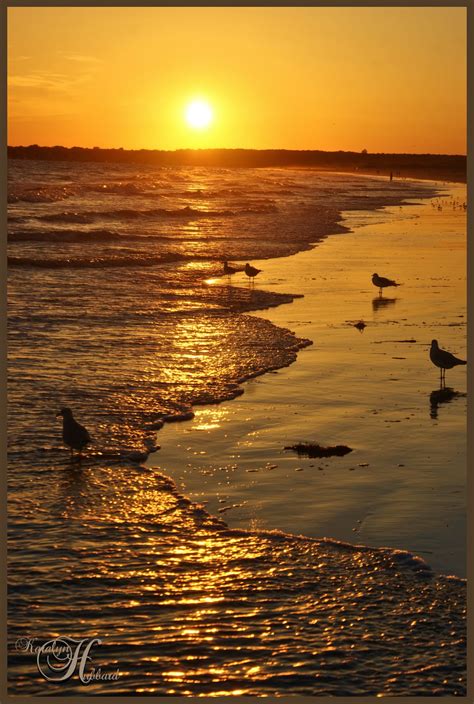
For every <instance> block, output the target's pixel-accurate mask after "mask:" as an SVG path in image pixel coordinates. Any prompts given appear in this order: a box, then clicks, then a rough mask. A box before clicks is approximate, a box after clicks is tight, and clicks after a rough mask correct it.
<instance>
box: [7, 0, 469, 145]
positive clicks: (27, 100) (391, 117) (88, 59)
mask: <svg viewBox="0 0 474 704" xmlns="http://www.w3.org/2000/svg"><path fill="white" fill-rule="evenodd" d="M8 74H9V83H8V97H9V107H8V116H9V133H8V143H9V144H11V145H19V144H23V145H27V144H33V143H36V144H41V145H55V144H62V145H65V146H74V145H76V146H86V147H92V146H101V147H124V148H125V149H127V148H128V149H141V148H144V149H179V148H187V147H193V148H196V147H201V148H205V147H231V148H232V147H242V148H256V149H265V148H282V149H324V150H338V149H342V150H355V151H360V150H362V149H367V150H368V151H369V152H376V151H385V152H432V153H450V154H455V153H456V154H465V153H466V10H465V8H456V7H442V8H437V7H425V8H411V7H410V8H408V7H407V8H404V7H397V8H383V7H375V8H370V7H364V8H348V7H341V8H336V7H324V8H318V7H281V8H244V7H240V8H236V7H217V8H209V7H207V8H206V7H201V8H185V7H181V8H164V7H154V8H146V7H140V8H139V7H129V8H113V7H109V8H77V7H71V8H67V7H57V8H54V7H44V8H39V7H36V8H35V7H24V8H9V10H8ZM197 98H200V99H204V100H207V102H208V103H209V105H210V107H211V108H212V111H213V120H212V122H211V124H210V125H209V126H208V127H205V128H201V129H195V128H193V127H191V126H190V125H189V124H187V122H186V121H185V119H184V114H185V111H186V107H187V106H188V105H189V103H190V102H191V101H192V100H193V99H197Z"/></svg>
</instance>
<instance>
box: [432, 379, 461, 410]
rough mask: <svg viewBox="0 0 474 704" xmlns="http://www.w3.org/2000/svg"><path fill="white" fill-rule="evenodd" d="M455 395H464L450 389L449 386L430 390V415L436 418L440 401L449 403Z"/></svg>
mask: <svg viewBox="0 0 474 704" xmlns="http://www.w3.org/2000/svg"><path fill="white" fill-rule="evenodd" d="M457 396H464V394H462V393H460V392H459V391H455V390H454V389H451V388H450V387H449V386H445V387H441V388H439V389H435V390H434V391H432V392H431V393H430V417H431V418H437V417H438V408H439V406H440V405H441V404H442V403H449V402H450V401H452V400H453V398H456V397H457Z"/></svg>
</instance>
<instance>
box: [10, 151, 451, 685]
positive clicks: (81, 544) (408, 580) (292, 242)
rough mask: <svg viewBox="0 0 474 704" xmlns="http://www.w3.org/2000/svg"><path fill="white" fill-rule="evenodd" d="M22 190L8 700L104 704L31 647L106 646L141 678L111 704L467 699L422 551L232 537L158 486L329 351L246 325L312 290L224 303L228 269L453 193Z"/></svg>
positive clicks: (29, 170)
mask: <svg viewBox="0 0 474 704" xmlns="http://www.w3.org/2000/svg"><path fill="white" fill-rule="evenodd" d="M9 171H10V172H9V178H10V184H9V188H10V196H9V200H10V209H9V218H10V222H9V257H10V265H11V266H10V271H9V402H10V405H9V663H10V669H9V685H10V691H11V692H12V693H16V694H20V693H21V694H26V693H29V694H46V693H54V694H58V693H61V694H71V693H75V694H83V693H85V688H84V685H82V684H81V683H80V682H78V681H77V677H76V678H72V679H71V680H69V681H68V682H67V683H63V684H55V683H50V682H46V681H45V680H44V679H43V678H42V677H41V676H40V675H39V673H38V670H37V666H36V662H35V657H34V655H33V654H32V653H31V652H23V651H22V649H21V642H19V641H18V639H19V638H23V639H28V638H30V639H36V640H37V641H38V642H44V641H46V640H49V639H50V638H53V637H57V636H64V637H69V638H82V637H84V638H85V637H89V638H91V637H93V636H98V637H100V638H102V640H103V644H102V645H101V646H100V648H99V647H98V648H97V650H96V651H94V664H95V665H96V666H100V667H101V668H102V669H103V670H105V671H111V670H114V669H115V668H117V667H118V668H119V671H120V677H119V679H118V680H117V681H115V682H112V683H111V682H102V681H95V682H92V683H91V684H89V685H88V686H87V690H86V692H87V693H91V694H94V693H102V694H110V692H111V691H113V693H114V694H119V693H132V692H136V693H158V694H174V693H177V694H196V695H199V694H200V695H203V694H209V695H212V696H217V695H220V694H227V695H228V694H237V693H248V694H254V695H262V694H282V693H283V694H323V693H331V694H376V693H386V694H392V693H394V694H438V693H440V694H449V693H460V694H462V693H463V692H464V691H465V679H464V636H465V634H464V600H465V595H464V590H465V585H464V582H463V581H460V580H458V579H446V578H443V577H438V576H436V575H434V574H433V573H432V572H431V571H430V569H429V568H428V567H427V565H426V564H425V563H424V562H423V561H422V560H419V559H418V558H415V557H414V556H413V555H411V554H410V553H403V552H397V551H395V550H376V549H371V548H365V547H360V548H356V549H354V548H353V547H352V546H350V545H343V544H339V543H335V542H331V541H324V540H311V539H310V538H308V537H303V538H295V537H293V536H291V535H285V534H275V533H262V532H255V531H253V532H252V531H250V532H249V531H242V530H232V529H230V528H228V527H227V526H226V524H225V523H224V522H223V520H221V518H220V517H221V516H224V517H225V518H226V519H227V515H226V514H225V513H224V514H222V513H219V511H218V510H216V511H215V512H214V514H215V515H214V516H213V515H212V514H213V512H209V511H206V510H204V509H203V508H202V507H201V508H200V507H199V506H196V505H195V504H193V503H191V502H190V501H189V499H188V498H187V497H186V496H185V495H183V494H182V493H179V491H178V490H177V488H176V485H175V483H174V482H173V481H172V480H171V479H170V478H169V477H166V476H165V475H164V474H163V473H162V472H159V471H157V470H156V469H153V468H147V467H143V466H140V464H139V461H140V460H142V459H144V458H145V457H146V455H147V454H148V452H149V451H150V450H151V449H153V447H154V445H155V444H156V443H157V442H159V443H160V444H161V443H163V444H164V438H165V433H168V426H167V425H165V429H166V430H164V429H163V430H161V431H160V432H159V433H158V436H157V435H156V428H157V427H159V426H160V425H161V421H162V420H163V419H165V420H166V418H167V417H168V416H169V414H171V415H173V416H175V417H181V415H182V414H185V413H187V412H188V411H189V409H190V407H191V406H193V405H194V406H195V410H196V404H208V403H209V402H211V401H216V400H223V399H231V398H233V397H235V396H237V395H239V394H240V393H241V392H242V389H243V387H242V382H244V381H245V380H246V379H248V378H249V377H254V376H256V375H260V374H262V373H263V372H264V371H268V370H270V369H275V370H276V369H278V368H281V367H284V366H286V365H288V364H290V363H291V362H293V361H294V360H295V359H296V356H297V354H298V351H299V350H302V348H303V347H304V346H305V345H307V344H308V339H307V338H310V335H309V334H307V333H306V332H304V331H303V332H301V333H300V332H299V331H297V335H294V334H292V333H291V332H290V331H289V330H288V329H286V328H287V327H288V326H286V325H285V326H283V327H280V324H279V321H278V320H275V322H276V324H275V323H274V322H272V321H271V320H269V319H267V317H262V316H261V313H260V312H259V313H257V314H247V313H248V312H249V311H253V310H260V309H262V308H267V307H274V306H278V305H279V304H281V303H290V302H291V301H294V302H293V303H292V304H291V305H290V306H280V307H279V308H274V310H275V311H282V310H283V309H284V308H287V309H288V310H290V309H291V310H293V309H292V306H295V304H296V303H297V300H294V295H293V296H292V295H289V292H290V293H292V292H294V294H296V295H299V294H301V293H303V291H302V290H301V288H302V287H301V280H300V275H299V274H296V275H295V276H293V277H292V278H293V285H292V286H287V282H288V278H289V277H286V276H285V281H281V282H279V283H278V282H277V286H276V287H273V286H266V285H265V286H262V287H261V288H262V289H264V290H260V288H259V286H258V285H255V287H253V286H250V285H248V284H247V282H245V284H244V286H241V287H229V286H228V285H227V281H225V280H222V279H221V280H220V282H219V283H216V281H215V279H216V278H218V274H219V273H220V272H221V265H220V263H219V262H220V261H221V260H223V259H237V260H238V261H242V260H243V262H245V260H246V259H247V258H249V259H250V258H252V259H255V258H256V257H266V256H276V255H280V256H282V255H289V254H292V253H294V252H296V251H298V250H304V249H309V248H310V246H311V243H313V242H315V241H320V242H322V241H323V239H324V237H325V236H326V235H328V234H330V233H337V232H338V233H344V232H345V231H346V228H345V227H344V226H342V225H341V224H340V222H339V220H340V211H341V210H349V209H350V210H354V209H357V211H358V213H359V216H362V217H364V213H363V212H362V211H363V210H364V209H365V208H367V207H369V208H376V207H381V206H383V205H386V204H392V205H393V204H394V203H398V202H400V201H401V200H402V199H403V198H404V197H405V198H410V199H411V198H419V197H421V196H430V195H432V194H433V187H432V186H430V185H426V184H421V185H420V184H417V183H415V182H404V183H394V184H390V185H389V184H388V182H387V181H385V180H384V179H365V178H357V177H352V176H347V175H343V176H340V175H337V176H336V175H334V176H333V175H327V174H324V175H318V174H317V173H314V172H303V171H290V170H288V171H286V170H261V171H257V170H235V171H234V170H205V169H195V170H193V169H183V170H172V169H151V168H147V167H137V168H136V169H134V168H133V167H130V166H127V167H123V166H108V165H96V164H82V165H81V164H78V165H71V164H61V163H57V164H48V163H46V162H43V163H40V162H36V163H28V162H25V163H21V162H14V163H12V164H11V166H10V170H9ZM196 210H199V211H201V212H199V213H197V212H195V211H196ZM381 217H383V216H382V214H381ZM105 233H107V234H105ZM339 236H341V237H346V235H342V234H341V235H339ZM347 236H352V235H347ZM330 239H334V238H330ZM341 241H342V240H341ZM327 242H329V240H327ZM319 246H320V247H321V246H322V245H321V244H320V245H319ZM295 259H296V258H295ZM288 261H290V262H291V261H292V259H291V258H290V259H289V260H288ZM268 264H270V262H268ZM262 268H263V267H262ZM261 279H262V283H264V276H263V275H261ZM206 282H207V283H206ZM265 283H268V280H267V281H266V282H265ZM272 288H273V289H274V290H272ZM277 289H278V290H277ZM294 310H295V311H296V307H295V309H294ZM291 327H294V326H293V325H291ZM303 328H304V325H303V326H302V327H301V329H302V330H303ZM308 332H309V331H308ZM354 332H355V331H354ZM366 333H367V330H366V331H365V332H364V338H363V339H368V337H367V336H366ZM355 334H357V335H358V333H356V332H355ZM440 340H441V336H440ZM313 349H317V347H316V345H313V346H312V347H308V349H307V350H303V351H301V353H300V356H301V358H303V356H304V355H309V354H312V350H313ZM328 354H331V352H329V351H328ZM297 368H298V365H294V366H293V367H290V368H289V369H290V370H293V369H295V370H296V369H297ZM259 378H260V379H261V380H262V381H263V380H265V383H267V380H268V383H270V382H273V381H275V380H277V379H279V375H276V376H275V375H267V376H265V377H259ZM448 378H449V377H448ZM328 381H329V380H328ZM255 383H256V382H255V381H254V382H250V383H249V384H247V385H246V386H245V390H246V394H245V395H244V396H243V397H242V399H246V398H250V395H251V390H252V388H255V386H254V385H255ZM288 388H291V387H288ZM285 393H286V392H285ZM299 402H300V400H299ZM458 402H459V400H458V399H456V400H455V401H453V403H452V406H453V407H454V406H455V404H457V403H458ZM461 402H462V400H461ZM234 403H238V401H235V402H234ZM65 405H68V406H71V407H72V408H73V410H74V413H75V415H76V416H77V417H78V419H79V420H80V421H81V422H83V423H84V424H85V425H86V426H87V427H88V428H89V429H90V431H91V434H92V435H93V439H94V444H93V445H92V448H91V450H90V451H89V452H88V453H87V457H86V458H85V459H84V460H83V462H82V464H81V465H74V464H72V465H71V463H70V461H69V453H68V451H67V449H65V448H64V447H63V446H62V444H61V430H60V426H59V425H58V421H56V420H55V418H54V416H55V413H56V412H57V411H58V410H59V407H61V406H65ZM226 407H227V406H225V404H224V405H221V406H212V407H209V406H203V407H202V411H203V412H208V413H212V412H213V411H215V410H216V409H224V408H226ZM198 408H199V406H198ZM268 410H269V415H270V411H271V410H272V409H271V408H269V409H268ZM338 416H339V418H338ZM329 417H330V414H328V418H329ZM340 419H341V414H336V415H335V416H334V418H333V422H334V424H335V425H336V424H337V425H338V426H339V422H340ZM240 424H241V427H242V433H243V434H245V425H244V424H243V422H242V420H240ZM179 425H180V426H181V428H182V429H184V428H185V426H186V424H179ZM173 427H176V425H174V426H173ZM288 427H289V428H290V427H291V424H289V426H288ZM169 428H171V426H169ZM344 431H345V427H344V424H342V425H341V426H340V432H341V434H344V435H345V432H344ZM326 436H327V433H325V437H324V440H326V439H331V438H327V437H326ZM162 438H163V440H162ZM303 439H306V438H303ZM311 439H312V438H311ZM338 439H339V438H338ZM342 439H343V440H345V439H346V438H342ZM243 441H244V446H245V444H247V446H249V445H248V440H247V439H245V438H243ZM285 444H286V443H285ZM163 450H165V448H163ZM158 456H159V455H158ZM163 457H164V454H163ZM170 469H171V468H170ZM230 483H231V482H230V479H229V484H230ZM275 496H276V495H274V496H273V498H272V500H274V499H275ZM287 497H288V494H287ZM227 513H228V514H229V513H231V511H229V512H227ZM254 525H255V526H256V525H257V523H255V522H254ZM247 527H251V526H247ZM307 535H310V532H308V534H307ZM319 537H320V536H319ZM397 547H401V548H404V547H407V546H406V545H404V544H401V545H397ZM15 644H17V645H16V646H15Z"/></svg>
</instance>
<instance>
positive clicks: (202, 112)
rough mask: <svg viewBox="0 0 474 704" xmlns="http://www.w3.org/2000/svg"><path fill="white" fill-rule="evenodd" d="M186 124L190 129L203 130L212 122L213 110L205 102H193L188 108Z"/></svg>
mask: <svg viewBox="0 0 474 704" xmlns="http://www.w3.org/2000/svg"><path fill="white" fill-rule="evenodd" d="M186 122H187V123H188V125H189V126H190V127H194V128H195V129H202V128H203V127H208V126H209V125H210V124H211V122H212V109H211V106H210V105H209V103H206V101H205V100H193V102H192V103H189V105H188V106H187V108H186Z"/></svg>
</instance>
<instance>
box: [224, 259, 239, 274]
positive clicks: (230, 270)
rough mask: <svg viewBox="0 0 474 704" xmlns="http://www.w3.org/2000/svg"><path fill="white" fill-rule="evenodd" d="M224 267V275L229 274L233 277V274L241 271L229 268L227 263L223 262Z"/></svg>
mask: <svg viewBox="0 0 474 704" xmlns="http://www.w3.org/2000/svg"><path fill="white" fill-rule="evenodd" d="M222 264H223V266H224V274H227V276H232V274H236V273H237V272H238V271H239V270H238V269H236V268H235V267H233V266H229V264H228V263H227V262H222Z"/></svg>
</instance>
